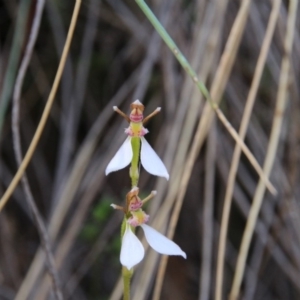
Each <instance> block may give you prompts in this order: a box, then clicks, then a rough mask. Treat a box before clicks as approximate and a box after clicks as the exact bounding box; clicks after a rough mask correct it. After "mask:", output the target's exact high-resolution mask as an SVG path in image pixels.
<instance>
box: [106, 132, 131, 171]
mask: <svg viewBox="0 0 300 300" xmlns="http://www.w3.org/2000/svg"><path fill="white" fill-rule="evenodd" d="M132 155H133V153H132V147H131V137H127V139H126V140H125V142H124V143H123V144H122V146H121V147H120V149H119V150H118V152H117V153H116V154H115V156H114V157H113V158H112V160H111V161H110V162H109V164H108V166H107V167H106V170H105V175H108V174H109V173H111V172H114V171H118V170H121V169H123V168H125V167H126V166H128V165H129V164H130V162H131V160H132Z"/></svg>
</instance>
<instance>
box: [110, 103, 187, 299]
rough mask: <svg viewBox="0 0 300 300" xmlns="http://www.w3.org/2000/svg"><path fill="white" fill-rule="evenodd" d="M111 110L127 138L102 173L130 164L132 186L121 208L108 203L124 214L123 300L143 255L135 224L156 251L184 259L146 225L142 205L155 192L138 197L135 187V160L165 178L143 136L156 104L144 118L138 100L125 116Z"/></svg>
mask: <svg viewBox="0 0 300 300" xmlns="http://www.w3.org/2000/svg"><path fill="white" fill-rule="evenodd" d="M113 109H114V110H115V111H116V112H117V113H119V114H120V115H121V116H122V117H124V118H125V119H126V121H128V122H129V127H128V128H126V129H125V133H126V134H127V135H128V137H127V138H126V140H125V142H124V143H123V144H122V146H121V147H120V149H119V150H118V151H117V153H116V154H115V156H114V157H113V158H112V159H111V161H110V162H109V164H108V166H107V168H106V170H105V174H106V175H108V174H109V173H111V172H114V171H117V170H120V169H123V168H125V167H126V166H128V165H129V164H130V163H131V166H130V171H129V175H130V177H131V182H132V188H131V190H130V191H129V192H128V194H127V196H126V204H125V207H123V206H119V205H116V204H112V205H111V206H112V207H113V208H114V209H117V210H121V211H122V212H123V213H124V220H123V223H122V229H121V235H122V246H121V253H120V262H121V264H122V265H123V271H122V274H123V282H124V299H130V279H131V277H132V274H133V267H134V266H135V265H137V264H138V263H139V262H140V261H141V260H142V259H143V258H144V254H145V250H144V247H143V245H142V243H141V242H140V240H139V239H138V238H137V236H136V235H135V229H136V227H138V226H140V227H141V228H142V230H143V231H144V234H145V237H146V240H147V242H148V243H149V245H150V246H151V247H152V248H153V249H154V250H155V251H157V252H158V253H160V254H165V255H180V256H182V257H184V258H186V254H185V252H184V251H182V250H181V248H180V247H179V246H178V245H177V244H175V243H174V242H173V241H171V240H170V239H168V238H167V237H165V236H164V235H162V234H161V233H159V232H158V231H156V230H155V229H154V228H152V227H150V226H149V225H147V224H146V223H147V222H148V220H149V215H147V214H146V213H145V212H144V210H143V209H142V208H143V205H144V204H145V203H146V202H147V201H149V200H150V199H152V198H153V197H154V196H155V195H156V191H152V192H151V193H150V195H149V196H148V197H146V198H145V199H143V200H141V199H140V197H139V188H138V187H137V185H138V180H139V175H140V174H139V161H140V162H141V164H142V166H143V167H144V169H145V170H146V171H148V172H149V173H150V174H153V175H156V176H161V177H165V178H166V179H167V180H168V179H169V174H168V171H167V169H166V167H165V165H164V163H163V162H162V161H161V159H160V158H159V157H158V155H157V154H156V153H155V151H154V150H153V149H152V147H151V146H150V145H149V143H148V142H147V141H146V139H145V138H144V135H145V134H147V133H148V132H149V131H148V130H147V129H146V128H145V127H144V124H145V123H146V122H147V121H148V120H149V119H150V118H152V117H153V116H154V115H156V114H157V113H158V112H159V111H160V107H158V108H157V109H156V110H154V112H152V113H151V114H150V115H149V116H147V117H146V118H144V115H143V112H144V105H143V104H142V103H141V102H140V101H139V100H136V101H134V102H133V103H132V104H131V113H130V115H129V116H127V115H126V114H125V113H124V112H122V111H121V110H120V109H119V108H118V107H116V106H114V107H113Z"/></svg>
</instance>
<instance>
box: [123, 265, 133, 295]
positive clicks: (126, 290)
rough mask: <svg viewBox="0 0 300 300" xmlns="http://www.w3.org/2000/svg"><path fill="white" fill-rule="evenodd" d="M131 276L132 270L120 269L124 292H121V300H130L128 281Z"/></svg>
mask: <svg viewBox="0 0 300 300" xmlns="http://www.w3.org/2000/svg"><path fill="white" fill-rule="evenodd" d="M132 274H133V270H132V269H131V270H128V269H127V268H126V267H123V268H122V276H123V285H124V292H123V299H124V300H130V280H131V277H132Z"/></svg>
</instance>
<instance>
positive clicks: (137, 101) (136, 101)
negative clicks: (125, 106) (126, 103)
mask: <svg viewBox="0 0 300 300" xmlns="http://www.w3.org/2000/svg"><path fill="white" fill-rule="evenodd" d="M133 104H142V102H140V100H139V99H136V100H135V101H134V102H133Z"/></svg>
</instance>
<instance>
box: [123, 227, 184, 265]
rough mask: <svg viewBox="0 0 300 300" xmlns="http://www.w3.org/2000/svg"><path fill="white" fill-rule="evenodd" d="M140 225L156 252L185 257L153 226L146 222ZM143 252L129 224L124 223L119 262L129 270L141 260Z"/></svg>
mask: <svg viewBox="0 0 300 300" xmlns="http://www.w3.org/2000/svg"><path fill="white" fill-rule="evenodd" d="M140 227H141V228H142V229H143V231H144V233H145V237H146V240H147V242H148V243H149V245H150V246H151V247H152V248H153V249H154V250H155V251H156V252H158V253H160V254H165V255H180V256H182V257H184V258H186V253H185V252H184V251H182V250H181V248H180V247H179V246H178V245H177V244H175V243H174V242H173V241H171V240H169V239H168V238H166V237H165V236H164V235H162V234H161V233H159V232H158V231H156V230H155V229H154V228H152V227H150V226H148V225H146V224H141V225H140ZM144 254H145V250H144V247H143V245H142V243H141V242H140V240H139V239H138V238H137V236H136V235H135V234H134V233H133V232H132V230H131V227H130V225H129V224H128V223H126V229H125V233H124V235H123V238H122V248H121V254H120V261H121V264H122V265H123V266H125V267H126V268H127V269H128V270H130V269H131V268H132V267H134V266H135V265H137V264H138V263H139V262H140V261H142V259H143V258H144Z"/></svg>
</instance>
